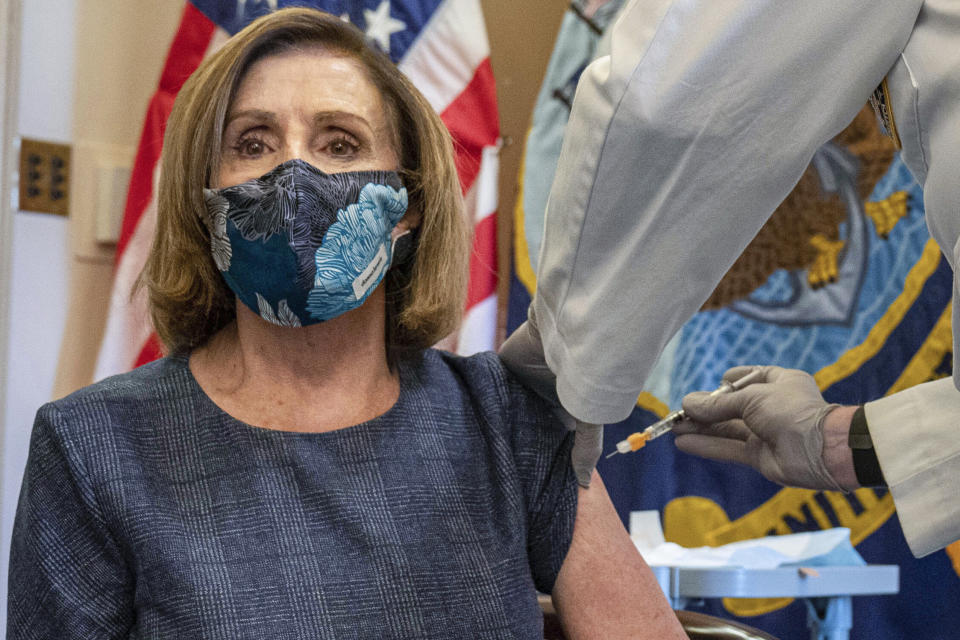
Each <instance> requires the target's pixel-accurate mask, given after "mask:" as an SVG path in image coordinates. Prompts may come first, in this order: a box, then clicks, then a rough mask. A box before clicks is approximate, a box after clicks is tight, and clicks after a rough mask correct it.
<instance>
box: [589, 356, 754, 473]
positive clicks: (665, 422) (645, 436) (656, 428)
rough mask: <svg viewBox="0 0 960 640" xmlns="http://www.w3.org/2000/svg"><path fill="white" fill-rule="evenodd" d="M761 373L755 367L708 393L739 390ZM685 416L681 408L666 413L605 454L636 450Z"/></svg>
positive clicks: (669, 428) (712, 394)
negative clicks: (735, 379)
mask: <svg viewBox="0 0 960 640" xmlns="http://www.w3.org/2000/svg"><path fill="white" fill-rule="evenodd" d="M761 375H762V372H761V371H760V370H759V369H757V370H755V371H751V372H750V373H748V374H747V375H745V376H743V377H742V378H740V379H739V380H737V381H735V382H724V383H723V384H721V385H720V386H719V387H717V388H716V389H715V390H714V391H713V392H711V393H710V395H711V396H716V395H719V394H722V393H730V392H731V391H739V390H740V389H743V388H744V387H745V386H747V385H749V384H750V383H752V382H753V381H754V380H756V379H757V378H759V377H760V376H761ZM686 417H687V414H686V412H685V411H684V410H683V409H680V410H679V411H674V412H673V413H671V414H669V415H667V416H666V417H665V418H663V419H662V420H658V421H657V422H654V423H653V424H652V425H650V426H649V427H647V428H646V429H644V430H643V431H638V432H637V433H632V434H630V435H629V436H627V438H626V440H621V441H620V442H618V443H617V449H616V451H613V452H612V453H609V454H607V456H606V457H607V458H612V457H613V456H615V455H617V454H618V453H630V452H631V451H637V450H638V449H641V448H642V447H643V446H644V445H646V444H647V443H648V442H650V441H651V440H655V439H656V438H659V437H660V436H662V435H663V434H665V433H667V432H668V431H670V430H671V429H673V425H675V424H677V423H678V422H680V421H681V420H684V419H685V418H686Z"/></svg>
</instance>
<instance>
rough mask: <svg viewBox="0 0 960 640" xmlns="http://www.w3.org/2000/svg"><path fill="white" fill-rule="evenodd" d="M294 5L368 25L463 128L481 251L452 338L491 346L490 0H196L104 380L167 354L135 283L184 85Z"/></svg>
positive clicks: (141, 163)
mask: <svg viewBox="0 0 960 640" xmlns="http://www.w3.org/2000/svg"><path fill="white" fill-rule="evenodd" d="M288 4H289V5H291V6H293V5H295V6H304V5H309V6H313V7H316V8H318V9H322V10H324V11H328V12H330V13H332V14H334V15H338V16H340V17H341V18H343V19H344V20H349V21H350V22H352V23H353V24H355V25H356V26H357V27H358V28H360V29H361V30H363V31H364V32H365V33H366V35H367V37H368V38H369V40H370V41H371V42H372V43H373V44H374V45H375V46H377V47H379V48H380V49H381V50H382V51H384V52H385V53H387V54H389V55H390V57H391V59H392V60H393V61H394V62H395V63H397V65H398V66H399V68H400V70H401V71H403V73H405V74H406V75H407V77H409V78H410V80H412V81H413V83H414V84H415V85H416V86H417V88H419V89H420V91H421V92H422V93H423V94H424V95H425V96H426V98H427V100H429V102H430V104H431V105H433V108H434V109H436V111H437V112H438V113H439V114H440V116H441V118H442V119H443V121H444V122H445V123H446V125H447V127H448V128H449V129H450V132H451V133H452V134H453V138H454V143H455V147H456V160H457V169H458V171H459V174H460V183H461V186H462V188H463V192H464V196H465V199H466V204H467V209H466V210H467V215H468V216H469V217H470V220H471V222H472V225H473V248H472V252H471V256H470V283H469V287H468V293H467V304H466V313H465V316H464V320H463V323H462V325H461V328H460V331H459V332H458V333H457V335H456V336H452V337H451V338H450V339H449V340H448V341H447V342H446V343H445V345H444V346H446V347H447V348H450V349H452V350H455V351H457V352H458V353H461V354H470V353H474V352H476V351H481V350H484V349H492V348H493V346H494V336H495V332H496V309H497V301H496V280H497V273H496V264H497V249H496V237H497V222H496V209H497V168H498V156H497V141H498V138H499V122H498V118H497V104H496V93H495V87H494V80H493V72H492V70H491V67H490V48H489V44H488V41H487V35H486V28H485V26H484V22H483V14H482V13H481V9H480V0H392V1H391V0H313V1H312V2H303V0H295V1H294V0H291V1H290V2H284V0H259V1H258V0H190V1H189V2H187V3H186V5H185V7H184V11H183V17H182V18H181V21H180V26H179V29H178V31H177V34H176V36H175V37H174V40H173V43H172V44H171V46H170V51H169V53H168V54H167V60H166V64H165V65H164V69H163V72H162V74H161V77H160V82H159V86H158V87H157V91H156V93H155V94H154V95H153V98H152V99H151V101H150V105H149V107H148V108H147V114H146V117H145V121H144V127H143V133H142V135H141V138H140V144H139V147H138V150H137V155H136V159H135V160H134V166H133V172H132V175H131V178H130V188H129V191H128V194H127V202H126V207H125V209H124V215H123V227H122V229H121V232H120V238H119V241H118V244H117V254H116V268H115V275H114V283H113V292H112V296H111V301H110V310H109V313H108V318H107V327H106V331H105V334H104V338H103V343H102V345H101V347H100V355H99V358H98V361H97V367H96V374H95V376H96V379H100V378H103V377H105V376H108V375H111V374H114V373H120V372H123V371H127V370H129V369H131V368H133V367H136V366H139V365H141V364H144V363H146V362H149V361H151V360H154V359H156V358H158V357H159V356H160V355H161V349H160V344H159V342H158V340H157V337H156V335H155V334H154V333H153V330H152V328H151V326H150V321H149V317H148V314H147V307H146V299H145V296H143V295H138V296H137V297H135V298H133V299H131V298H130V290H131V288H132V286H133V283H134V281H135V280H136V278H137V275H138V274H139V273H140V270H141V269H142V268H143V264H144V262H145V261H146V257H147V253H148V251H149V249H150V244H151V242H152V238H153V233H154V229H155V226H156V214H157V210H156V197H155V196H156V185H157V178H158V173H159V162H158V161H159V159H160V150H161V146H162V144H163V132H164V128H165V126H166V122H167V117H168V116H169V115H170V110H171V108H172V106H173V101H174V99H175V98H176V96H177V92H178V91H179V90H180V87H181V86H182V85H183V83H184V81H185V80H186V79H187V77H189V75H190V74H191V73H193V71H194V70H195V69H196V68H197V66H198V65H199V64H200V62H201V61H202V60H203V59H204V58H205V57H206V56H208V55H210V54H211V53H213V52H214V51H216V50H217V49H218V48H219V47H220V46H222V45H223V43H224V42H225V41H226V40H227V39H228V38H229V37H230V36H231V35H232V34H234V33H236V32H237V31H239V30H240V29H242V28H243V27H245V26H246V25H247V24H248V23H250V22H251V21H252V20H254V19H256V18H257V17H259V16H262V15H264V14H266V13H268V12H270V11H275V10H277V9H279V8H282V7H284V6H286V5H288Z"/></svg>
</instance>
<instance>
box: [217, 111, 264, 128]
mask: <svg viewBox="0 0 960 640" xmlns="http://www.w3.org/2000/svg"><path fill="white" fill-rule="evenodd" d="M239 118H249V119H250V120H254V121H256V122H263V123H265V124H269V125H275V124H277V116H276V115H274V113H273V112H272V111H264V110H263V109H243V110H242V111H234V112H232V113H230V114H228V115H227V121H226V123H225V126H226V125H229V124H230V123H231V122H233V121H234V120H237V119H239Z"/></svg>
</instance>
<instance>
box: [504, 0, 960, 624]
mask: <svg viewBox="0 0 960 640" xmlns="http://www.w3.org/2000/svg"><path fill="white" fill-rule="evenodd" d="M575 4H576V3H575ZM619 4H620V3H619V2H610V3H607V4H606V5H604V7H603V8H602V9H601V11H600V12H598V13H597V14H595V15H593V16H591V24H587V23H586V22H585V21H584V20H583V19H582V17H579V16H577V15H576V13H575V12H573V11H571V12H570V13H569V14H568V15H567V16H566V18H565V20H564V22H563V24H562V26H561V30H560V33H559V36H558V40H557V44H556V47H555V50H554V54H553V57H552V59H551V61H550V65H549V67H548V70H547V74H546V77H545V79H544V82H543V85H542V87H541V90H540V94H539V96H538V100H537V103H536V107H535V111H534V116H533V121H532V125H531V131H530V135H529V136H528V139H527V145H526V147H525V150H524V165H523V167H524V168H523V169H522V170H521V176H520V187H521V189H520V193H519V196H518V201H517V205H516V209H515V212H514V252H513V261H514V270H513V273H512V274H511V287H510V297H509V303H508V304H509V308H508V330H509V331H512V330H513V329H515V328H516V327H517V326H518V325H519V324H520V323H521V322H522V321H523V320H524V319H525V318H526V310H527V306H528V304H529V301H530V297H531V295H532V292H533V291H534V288H535V286H536V275H535V274H536V264H535V260H536V256H537V254H538V251H539V242H540V234H541V233H542V228H543V211H544V208H545V203H546V198H547V194H548V192H549V188H550V184H551V182H552V179H553V173H554V171H555V167H556V163H557V157H558V155H559V151H560V144H561V141H562V137H563V128H564V125H565V124H566V120H567V116H568V114H569V101H570V99H572V96H573V88H575V86H576V80H577V79H578V78H579V74H580V72H581V71H582V70H583V68H584V67H585V65H586V64H587V63H588V62H589V61H590V60H591V59H592V58H593V57H594V56H595V55H596V53H597V48H598V47H600V48H601V49H602V47H603V43H602V38H601V36H600V35H599V34H598V33H597V31H598V30H602V28H604V27H605V26H607V25H608V24H609V23H610V21H611V19H612V17H613V15H612V14H613V11H614V9H615V8H616V7H617V6H618V5H619ZM597 27H599V28H600V29H597ZM841 139H842V136H841V137H839V138H838V139H837V140H835V141H833V142H830V143H828V144H827V145H825V146H824V148H822V149H821V150H819V151H818V152H817V157H816V158H815V162H814V165H815V166H816V168H817V175H818V176H819V181H820V185H821V188H822V191H823V197H824V198H828V197H833V198H834V199H835V200H836V201H837V202H839V203H841V204H842V209H841V211H842V219H841V220H840V222H839V224H838V225H837V237H834V238H821V239H819V240H816V241H815V242H817V243H819V244H818V246H822V247H823V248H824V251H823V255H818V256H817V258H816V260H815V261H813V262H812V263H811V264H809V265H807V266H805V267H804V268H802V269H796V268H791V269H777V270H774V271H773V272H772V273H770V274H769V275H768V276H766V277H765V278H764V279H762V280H761V281H760V283H759V285H758V286H756V287H755V288H754V289H753V290H752V291H750V292H749V295H746V296H740V297H738V298H737V299H736V300H730V301H728V302H726V303H725V304H722V305H719V306H716V308H712V309H711V310H709V311H702V312H700V313H698V314H697V315H695V316H694V317H693V318H692V319H691V320H690V321H689V322H688V323H687V324H686V325H685V326H684V327H683V329H682V330H681V331H680V332H679V333H678V335H677V336H675V338H674V339H673V340H672V341H671V343H670V344H669V345H668V347H667V349H666V350H665V352H664V354H663V356H662V357H661V359H660V361H659V362H658V364H657V366H656V367H655V370H654V372H653V374H652V376H651V379H650V380H649V381H648V385H647V391H645V392H644V393H643V394H641V396H640V398H639V399H638V405H637V408H636V409H635V410H634V412H633V415H631V416H630V418H628V419H627V420H626V421H624V422H622V423H619V424H616V425H609V426H608V427H607V428H606V434H605V438H604V440H605V450H607V451H609V450H612V449H613V445H614V443H615V442H617V441H618V440H620V439H622V438H624V437H626V436H627V435H628V434H630V433H632V432H635V431H639V430H641V429H642V428H643V427H645V426H646V425H648V424H650V423H651V422H653V421H655V420H656V419H657V418H658V417H660V416H662V415H664V414H665V413H666V412H667V411H669V410H670V409H675V408H678V407H679V402H680V399H681V398H682V397H683V395H684V394H686V393H687V392H689V391H694V390H700V389H712V388H714V387H716V386H717V384H718V383H719V381H720V376H721V375H722V374H723V372H724V371H725V370H726V369H727V368H729V367H730V366H733V365H737V364H776V365H780V366H783V367H793V368H800V369H804V370H806V371H809V372H810V373H812V374H814V375H815V377H816V379H817V382H818V384H819V385H820V388H821V389H822V390H823V392H824V395H825V397H826V398H827V399H828V400H830V401H833V402H839V403H845V404H854V403H861V402H865V401H868V400H872V399H876V398H879V397H881V396H883V395H886V394H889V393H892V392H895V391H897V390H900V389H903V388H906V387H909V386H912V385H914V384H919V383H921V382H925V381H928V380H932V379H935V378H938V377H943V376H945V375H949V374H950V371H951V367H952V353H951V332H950V295H951V290H952V284H951V282H952V280H951V278H952V274H951V272H950V268H949V265H948V264H947V262H946V260H945V259H944V258H943V257H942V255H941V253H940V250H939V248H938V247H937V246H936V244H935V243H934V242H933V241H932V240H931V239H930V236H929V233H928V231H927V228H926V223H925V220H924V216H923V206H922V192H921V190H920V188H919V186H918V185H917V184H916V183H915V182H914V180H913V178H912V176H911V175H910V173H909V172H908V171H907V169H906V167H905V166H904V165H903V163H902V162H901V160H900V159H899V157H898V156H896V155H893V156H892V160H888V161H885V162H884V165H883V167H881V170H880V171H879V172H878V175H877V176H876V177H872V176H866V177H865V175H864V172H865V171H866V169H865V167H866V166H867V165H868V163H866V162H865V161H864V158H865V156H864V155H863V153H864V152H863V150H862V149H861V148H859V147H856V146H855V145H850V146H845V145H844V144H843V143H842V142H841V141H840V140H841ZM735 170H736V169H735V168H733V169H732V171H735ZM868 178H869V180H870V182H872V183H874V184H872V185H870V187H869V188H868V189H866V190H865V189H864V187H863V185H864V181H865V180H867V179H868ZM864 195H866V197H863V196H864ZM808 240H811V239H810V238H797V239H796V241H797V242H806V241H808ZM825 265H826V266H825ZM721 286H723V285H721ZM638 294H642V292H638ZM655 303H656V301H651V304H655ZM672 440H673V438H672V436H667V437H664V438H661V439H660V440H657V441H656V442H653V443H651V444H650V445H649V446H647V447H646V448H644V449H642V450H641V451H640V452H638V453H635V454H631V455H628V456H615V457H614V458H611V459H610V460H601V462H600V465H599V470H600V473H601V475H602V476H603V477H604V480H605V482H606V484H607V487H608V489H609V492H610V494H611V497H612V499H613V501H614V504H615V506H616V508H617V511H618V513H619V514H620V516H621V518H622V519H623V520H624V522H626V521H627V518H628V514H629V512H630V511H633V510H646V509H655V510H658V511H660V513H661V518H662V521H663V524H664V531H665V535H666V537H667V539H668V540H671V541H673V542H678V543H680V544H683V545H685V546H700V545H715V544H723V543H727V542H733V541H736V540H742V539H746V538H752V537H758V536H764V535H770V534H784V533H791V532H799V531H811V530H817V529H824V528H830V527H835V526H844V527H849V528H850V530H851V537H852V540H853V542H854V544H855V545H856V547H857V550H858V551H859V552H860V553H861V555H863V557H864V558H865V559H866V561H867V562H869V563H876V564H897V565H899V566H900V571H901V573H900V576H901V588H900V594H899V595H898V596H883V597H861V598H855V599H854V623H855V628H854V629H853V632H852V634H851V638H854V639H866V638H871V639H889V640H894V639H901V638H925V639H927V638H930V639H932V638H948V637H955V634H956V631H955V630H956V629H957V628H960V607H957V606H956V603H957V602H960V575H958V570H955V569H954V563H953V562H952V561H951V555H950V553H948V552H946V551H941V552H937V553H934V554H933V555H931V556H928V557H926V558H924V559H921V560H917V559H915V558H913V556H912V555H911V554H910V552H909V550H908V548H907V545H906V542H905V541H904V539H903V535H902V532H901V530H900V525H899V523H898V521H897V517H896V514H895V511H894V505H893V501H892V498H891V496H890V495H889V494H888V493H887V492H886V491H882V490H873V489H862V490H859V491H857V492H855V493H853V494H846V495H845V494H842V493H834V492H816V491H809V490H801V489H788V488H783V487H780V486H778V485H774V484H772V483H770V482H768V481H767V480H765V479H764V478H763V477H762V476H760V475H759V474H757V473H756V472H754V471H752V470H749V469H745V468H741V467H737V466H733V465H727V464H720V463H715V462H712V461H705V460H702V459H699V458H693V457H691V456H687V455H685V454H683V453H681V452H679V451H677V450H676V448H675V447H674V446H673V442H672ZM951 551H952V549H951ZM956 555H957V556H958V557H960V554H956ZM957 566H958V567H960V563H957ZM703 610H705V611H706V612H708V613H713V614H716V615H720V616H725V617H729V616H731V615H733V616H739V617H743V618H744V621H745V622H747V623H749V624H752V625H754V626H757V627H759V628H762V629H764V630H766V631H769V632H770V633H773V634H774V635H776V636H778V637H780V638H783V639H784V640H800V639H801V638H803V639H806V638H809V631H808V630H807V628H806V615H807V614H806V610H805V608H804V606H803V605H802V603H800V602H796V601H793V600H790V599H784V598H778V599H764V600H760V599H752V600H745V599H741V600H732V599H727V600H723V601H722V602H721V601H717V602H708V603H706V604H705V605H704V608H703Z"/></svg>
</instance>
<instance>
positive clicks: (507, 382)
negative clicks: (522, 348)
mask: <svg viewBox="0 0 960 640" xmlns="http://www.w3.org/2000/svg"><path fill="white" fill-rule="evenodd" d="M412 364H413V366H412V367H411V370H412V371H413V372H415V376H416V378H417V381H418V383H419V386H420V387H421V388H422V389H424V390H426V391H427V392H428V393H431V394H435V395H437V396H438V397H439V399H440V401H441V402H449V399H450V397H451V393H452V392H454V391H456V392H457V393H458V394H460V395H462V396H465V397H468V398H469V400H470V403H471V404H472V405H473V406H474V408H476V409H479V410H480V411H481V412H482V413H485V414H487V415H488V416H492V415H494V414H496V415H499V416H500V417H501V418H509V422H511V423H515V422H516V421H517V420H518V419H519V418H523V419H524V420H525V421H534V422H545V423H550V424H552V423H553V422H554V419H553V413H552V412H551V410H550V408H549V407H548V406H547V404H546V403H545V402H544V401H543V400H542V399H541V398H540V397H539V396H537V395H536V394H535V393H534V392H533V391H531V390H529V389H527V388H526V387H525V386H523V385H522V384H520V382H519V381H518V380H517V379H516V378H515V377H514V376H513V374H512V373H510V371H509V370H508V369H507V368H506V367H505V366H504V365H503V362H502V361H501V360H500V357H499V356H498V355H497V354H496V353H494V352H492V351H483V352H480V353H475V354H473V355H470V356H460V355H456V354H453V353H450V352H447V351H442V350H439V349H427V350H426V351H423V352H422V354H421V355H419V356H418V357H416V358H415V359H414V360H413V362H412ZM445 399H446V400H445Z"/></svg>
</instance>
